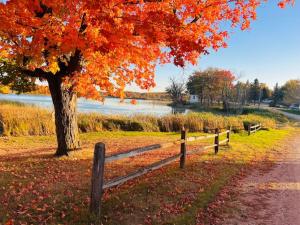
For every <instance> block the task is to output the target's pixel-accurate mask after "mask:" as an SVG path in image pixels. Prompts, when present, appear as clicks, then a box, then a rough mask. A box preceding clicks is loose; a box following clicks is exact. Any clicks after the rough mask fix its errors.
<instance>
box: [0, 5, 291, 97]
mask: <svg viewBox="0 0 300 225" xmlns="http://www.w3.org/2000/svg"><path fill="white" fill-rule="evenodd" d="M287 3H293V0H283V1H281V2H280V3H279V6H280V7H284V6H285V5H286V4H287ZM259 5H260V1H257V0H199V1H194V0H163V1H159V0H98V1H95V0H8V1H6V2H1V3H0V21H1V22H0V57H5V58H7V59H9V60H11V61H12V62H13V63H15V64H17V65H18V66H20V67H22V68H25V69H26V70H31V71H37V72H38V71H44V72H46V73H49V74H52V75H53V76H63V77H64V79H65V82H67V83H68V84H69V85H70V86H72V87H74V88H75V89H76V90H77V91H78V93H79V94H80V95H82V96H86V97H89V98H99V97H101V96H100V95H99V93H101V92H102V93H103V92H107V93H109V94H119V93H120V92H122V90H123V89H124V88H125V86H126V85H127V84H130V83H132V82H135V83H136V84H137V85H138V86H140V87H141V88H143V89H149V88H151V87H153V86H154V85H155V84H154V72H155V66H156V65H157V64H159V63H168V62H171V61H173V62H174V64H175V65H177V66H184V65H185V63H186V62H189V63H192V64H195V63H196V61H197V59H198V57H199V56H200V55H201V54H205V53H207V52H208V50H209V49H210V48H213V49H218V48H220V47H226V43H225V41H226V38H227V37H228V32H227V31H226V29H225V28H222V26H221V24H222V23H223V22H227V23H228V22H229V23H231V25H232V26H240V28H241V29H246V28H248V27H249V25H250V21H251V20H254V19H255V18H256V9H257V7H258V6H259ZM76 54H77V55H79V58H80V60H78V62H77V61H76V63H77V64H78V65H77V64H76V65H74V57H75V55H76ZM66 68H67V69H66ZM37 69H39V70H37ZM62 70H64V71H67V72H68V71H69V74H64V73H62ZM35 75H38V74H37V73H35ZM100 91H101V92H100Z"/></svg>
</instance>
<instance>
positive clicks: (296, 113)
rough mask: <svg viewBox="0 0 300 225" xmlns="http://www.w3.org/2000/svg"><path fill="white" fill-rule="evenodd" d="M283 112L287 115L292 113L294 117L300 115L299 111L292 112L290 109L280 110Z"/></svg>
mask: <svg viewBox="0 0 300 225" xmlns="http://www.w3.org/2000/svg"><path fill="white" fill-rule="evenodd" d="M281 110H282V111H283V112H287V113H292V114H295V115H300V111H299V110H292V109H281Z"/></svg>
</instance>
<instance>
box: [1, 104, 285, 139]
mask: <svg viewBox="0 0 300 225" xmlns="http://www.w3.org/2000/svg"><path fill="white" fill-rule="evenodd" d="M279 115H280V114H278V113H271V112H263V111H253V112H248V113H246V114H245V115H239V116H234V115H231V116H224V115H221V114H216V113H211V112H198V113H196V112H195V113H189V114H186V115H184V114H176V115H165V116H161V117H156V116H152V115H133V116H121V115H109V116H108V115H101V114H96V113H89V114H79V118H78V126H79V130H80V132H81V133H86V132H100V131H144V132H158V131H161V132H178V131H180V129H181V128H182V126H185V127H186V128H187V129H189V130H190V131H191V132H202V131H205V132H207V131H211V130H213V129H215V128H227V127H229V126H231V127H232V128H233V131H239V130H242V129H244V126H245V125H247V124H249V123H253V124H255V123H261V124H262V125H263V127H264V128H267V129H272V128H275V127H276V122H278V121H279V122H282V116H281V115H280V116H279ZM54 132H55V127H54V117H53V113H51V112H50V111H48V110H45V109H41V108H38V107H34V106H28V105H24V104H22V103H14V102H5V101H2V102H1V101H0V135H1V134H2V135H3V136H22V135H51V134H54Z"/></svg>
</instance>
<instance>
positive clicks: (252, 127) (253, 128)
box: [248, 123, 262, 135]
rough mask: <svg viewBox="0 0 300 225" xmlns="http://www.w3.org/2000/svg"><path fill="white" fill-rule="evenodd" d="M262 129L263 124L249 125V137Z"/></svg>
mask: <svg viewBox="0 0 300 225" xmlns="http://www.w3.org/2000/svg"><path fill="white" fill-rule="evenodd" d="M261 128H262V126H261V123H259V124H256V125H251V124H249V125H248V135H251V134H252V133H256V132H257V131H259V130H260V129H261Z"/></svg>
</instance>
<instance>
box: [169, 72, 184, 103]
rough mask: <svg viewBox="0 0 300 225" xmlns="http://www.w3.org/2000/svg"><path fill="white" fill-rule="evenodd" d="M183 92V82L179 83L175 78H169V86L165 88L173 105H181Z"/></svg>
mask: <svg viewBox="0 0 300 225" xmlns="http://www.w3.org/2000/svg"><path fill="white" fill-rule="evenodd" d="M185 91H186V89H185V82H184V80H182V81H179V80H177V79H176V78H175V77H171V78H170V85H169V86H168V87H167V88H166V92H167V93H168V94H169V95H170V97H171V99H172V101H173V104H174V105H178V104H182V103H183V95H184V93H185Z"/></svg>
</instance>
